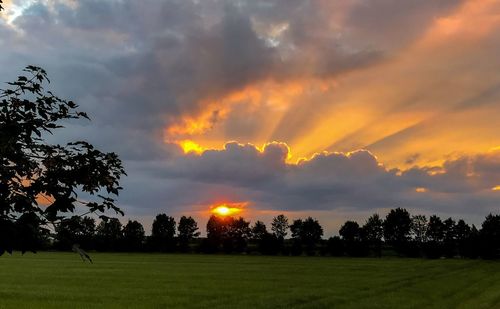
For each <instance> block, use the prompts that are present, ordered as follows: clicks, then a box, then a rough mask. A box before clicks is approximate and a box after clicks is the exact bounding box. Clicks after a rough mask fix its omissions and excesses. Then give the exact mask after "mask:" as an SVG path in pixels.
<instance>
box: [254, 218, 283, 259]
mask: <svg viewBox="0 0 500 309" xmlns="http://www.w3.org/2000/svg"><path fill="white" fill-rule="evenodd" d="M252 240H253V241H254V242H255V243H256V244H257V248H258V250H259V252H260V253H262V254H277V253H278V252H279V250H280V248H279V246H280V241H279V240H278V238H276V236H274V234H271V233H269V232H268V231H267V228H266V225H265V224H264V223H263V222H262V221H257V222H255V224H254V226H253V227H252Z"/></svg>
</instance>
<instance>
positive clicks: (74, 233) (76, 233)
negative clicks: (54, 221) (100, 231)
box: [55, 216, 96, 250]
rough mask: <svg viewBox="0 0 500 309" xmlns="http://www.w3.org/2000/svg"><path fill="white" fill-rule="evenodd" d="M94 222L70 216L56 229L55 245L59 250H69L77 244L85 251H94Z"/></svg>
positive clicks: (88, 218)
mask: <svg viewBox="0 0 500 309" xmlns="http://www.w3.org/2000/svg"><path fill="white" fill-rule="evenodd" d="M95 230H96V225H95V220H94V219H93V218H90V217H80V216H72V217H70V218H66V219H64V220H62V221H61V222H60V223H59V224H58V225H57V227H56V234H55V245H56V248H57V249H59V250H70V249H71V248H72V246H73V245H74V244H78V245H79V246H80V247H82V248H83V249H85V250H89V249H94V247H95V244H94V238H95Z"/></svg>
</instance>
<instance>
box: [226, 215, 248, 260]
mask: <svg viewBox="0 0 500 309" xmlns="http://www.w3.org/2000/svg"><path fill="white" fill-rule="evenodd" d="M224 236H225V237H224V243H223V244H224V250H225V251H226V252H232V251H235V252H243V251H245V249H246V247H247V244H248V239H249V238H250V236H251V229H250V222H248V221H245V219H243V218H242V217H239V218H238V219H233V220H231V222H230V224H229V227H228V229H227V232H226V235H224Z"/></svg>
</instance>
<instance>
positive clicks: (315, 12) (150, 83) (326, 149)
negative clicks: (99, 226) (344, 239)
mask: <svg viewBox="0 0 500 309" xmlns="http://www.w3.org/2000/svg"><path fill="white" fill-rule="evenodd" d="M4 3H5V5H4V6H5V9H6V10H5V11H4V12H2V13H0V46H1V50H2V52H1V53H0V67H1V68H2V69H1V70H0V82H7V81H11V80H14V79H15V78H16V77H17V75H19V73H20V72H21V70H22V68H23V67H25V66H26V65H29V64H33V65H38V66H41V67H43V68H44V69H46V70H47V71H48V73H49V78H50V79H51V84H50V87H49V89H51V90H53V91H54V92H55V93H56V94H57V95H59V96H60V97H63V98H67V99H71V100H74V101H76V102H77V103H78V104H79V105H80V108H81V110H83V111H85V112H87V113H88V114H89V115H90V116H91V118H92V121H91V122H87V121H77V122H71V123H67V124H66V128H65V129H64V130H61V131H60V132H58V133H57V134H55V135H54V136H53V137H49V138H50V141H52V142H57V143H62V142H65V141H70V140H75V139H80V140H81V139H84V140H87V141H89V142H91V143H93V144H95V145H96V146H98V147H99V148H100V149H101V150H103V151H113V152H116V153H118V154H119V155H120V157H121V158H122V160H123V161H124V165H125V168H126V170H127V173H128V176H127V177H126V178H125V179H124V180H123V183H122V185H123V187H124V190H123V191H122V192H121V194H120V198H119V201H118V204H119V206H120V207H122V208H123V209H124V211H125V212H126V215H125V217H124V218H123V219H124V220H125V219H128V218H132V219H139V220H140V221H141V222H143V223H144V224H145V226H146V227H147V229H148V227H149V226H150V224H151V220H152V218H153V217H154V216H155V215H156V214H158V213H167V214H169V215H172V216H174V217H176V218H179V217H180V216H181V215H191V216H194V217H195V218H197V219H198V220H199V225H200V227H201V230H202V231H204V226H205V223H206V220H207V218H208V216H209V215H210V212H209V210H210V207H213V206H214V205H218V204H221V203H227V204H230V205H233V206H235V207H239V208H242V212H241V215H242V216H244V217H245V218H247V219H250V220H251V221H255V220H263V221H264V222H266V223H269V222H270V220H271V219H272V217H273V216H276V215H277V214H281V213H284V214H286V215H287V216H288V217H289V218H290V219H294V218H299V217H306V216H312V217H314V218H317V219H318V220H319V221H320V223H321V224H322V225H323V227H324V228H325V236H329V235H333V234H337V232H338V228H339V226H340V225H341V224H342V223H343V222H344V221H346V220H357V221H358V222H359V223H361V224H362V223H364V220H365V219H366V218H367V217H368V216H369V215H370V214H372V213H380V214H381V215H382V216H385V214H386V213H387V211H388V209H391V208H395V207H404V208H406V209H408V210H410V211H411V212H412V213H414V214H417V213H421V214H426V215H430V214H438V215H440V216H443V217H446V218H447V217H452V218H455V219H457V218H465V219H466V220H467V221H468V222H470V223H475V224H479V223H481V222H482V220H483V218H484V217H485V216H486V215H487V214H488V213H490V212H496V213H498V212H499V209H500V133H499V129H500V57H498V55H499V54H500V1H498V0H441V1H434V0H407V1H400V0H309V1H307V0H266V1H264V0H247V1H244V0H232V1H229V0H227V1H223V0H203V1H201V0H161V1H160V0H145V1H122V0H106V1H104V0H85V1H76V0H41V1H29V0H24V1H20V0H10V1H4Z"/></svg>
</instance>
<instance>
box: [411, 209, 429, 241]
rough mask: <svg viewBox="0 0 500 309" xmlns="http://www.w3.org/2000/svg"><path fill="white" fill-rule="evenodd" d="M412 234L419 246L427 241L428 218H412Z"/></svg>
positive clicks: (418, 216)
mask: <svg viewBox="0 0 500 309" xmlns="http://www.w3.org/2000/svg"><path fill="white" fill-rule="evenodd" d="M411 234H412V236H413V239H414V240H415V242H416V243H417V244H419V245H421V244H423V243H425V242H426V241H427V217H426V216H424V215H415V216H412V217H411Z"/></svg>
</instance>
